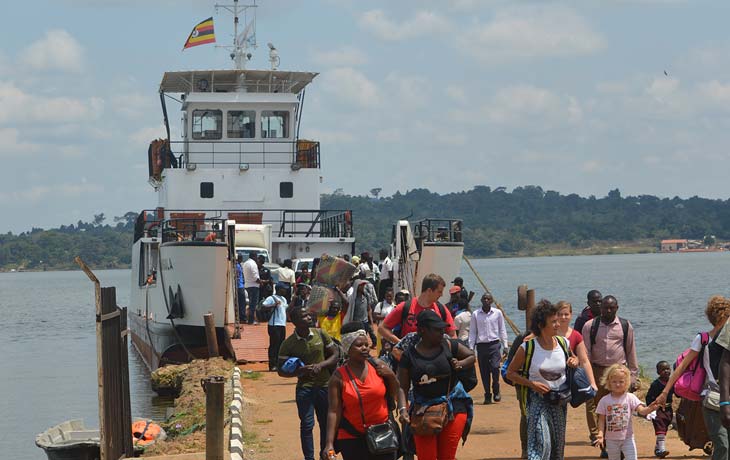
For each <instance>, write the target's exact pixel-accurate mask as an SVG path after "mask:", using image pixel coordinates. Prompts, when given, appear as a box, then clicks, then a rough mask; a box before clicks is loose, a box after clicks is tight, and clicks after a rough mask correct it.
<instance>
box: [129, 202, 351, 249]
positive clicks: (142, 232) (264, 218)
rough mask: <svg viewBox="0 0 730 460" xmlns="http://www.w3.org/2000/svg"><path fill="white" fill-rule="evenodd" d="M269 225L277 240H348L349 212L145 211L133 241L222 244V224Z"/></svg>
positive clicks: (349, 233)
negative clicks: (156, 240) (301, 238)
mask: <svg viewBox="0 0 730 460" xmlns="http://www.w3.org/2000/svg"><path fill="white" fill-rule="evenodd" d="M227 219H231V220H235V221H236V222H237V223H242V224H269V225H271V230H272V235H273V236H277V237H282V238H284V237H305V238H317V237H319V238H352V237H353V236H354V233H353V220H352V211H350V210H288V209H243V210H242V209H228V210H221V209H164V210H163V209H161V208H160V209H148V210H144V211H142V212H141V213H140V214H139V216H137V222H136V225H135V232H134V241H137V240H138V239H140V238H142V237H145V236H146V237H162V241H163V242H167V241H189V240H192V241H205V238H208V239H209V241H210V240H214V241H225V239H224V238H225V220H227Z"/></svg>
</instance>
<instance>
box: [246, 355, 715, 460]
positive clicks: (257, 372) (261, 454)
mask: <svg viewBox="0 0 730 460" xmlns="http://www.w3.org/2000/svg"><path fill="white" fill-rule="evenodd" d="M241 370H242V371H243V378H242V383H243V391H244V398H245V400H246V407H245V409H244V416H245V427H246V429H247V431H248V433H247V435H246V438H247V446H246V447H247V460H295V459H301V458H302V455H301V449H300V444H299V418H298V417H297V411H296V403H295V401H294V388H295V384H296V381H295V379H285V378H282V377H279V376H277V375H276V373H273V372H268V371H266V365H249V366H242V368H241ZM246 371H253V372H249V373H247V372H246ZM481 391H482V387H481V385H479V386H478V387H477V388H475V389H474V390H472V396H473V397H474V400H475V402H476V403H477V404H476V405H475V406H474V408H475V413H474V423H473V425H472V430H471V434H470V435H469V438H468V439H467V442H466V444H465V445H464V446H460V447H459V450H458V452H457V457H458V459H459V460H482V459H483V460H487V459H490V460H508V459H509V460H512V459H515V460H517V459H519V458H520V433H519V407H518V404H517V399H516V398H515V392H514V388H513V387H511V386H509V385H505V384H502V401H501V402H500V403H496V404H491V405H486V406H485V405H482V404H481V402H482V399H483V398H482V393H481ZM633 420H634V422H633V423H634V431H635V437H636V444H637V449H638V451H639V458H641V459H649V458H655V457H654V430H653V427H652V425H651V422H648V421H646V420H642V419H640V418H638V417H634V419H633ZM566 438H567V439H566V444H567V446H566V448H565V459H566V460H577V459H593V458H598V453H599V451H598V450H597V449H596V448H593V447H591V446H590V444H589V442H588V429H587V428H586V421H585V410H584V408H583V406H581V407H579V408H577V409H573V408H569V409H568V425H567V434H566ZM314 439H315V448H316V449H317V448H319V447H318V445H317V444H318V443H317V441H316V440H317V439H319V438H318V434H317V427H316V426H315V434H314ZM667 450H669V451H670V456H669V457H667V458H683V459H688V458H690V459H691V458H694V459H702V458H707V457H704V456H703V454H702V451H701V450H693V451H691V452H690V451H689V450H688V448H687V446H686V445H685V444H684V443H683V442H682V441H680V440H679V437H678V436H677V432H676V431H671V432H670V433H669V435H668V436H667Z"/></svg>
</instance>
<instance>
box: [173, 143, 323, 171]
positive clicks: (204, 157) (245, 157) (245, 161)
mask: <svg viewBox="0 0 730 460" xmlns="http://www.w3.org/2000/svg"><path fill="white" fill-rule="evenodd" d="M170 144H171V145H170V147H171V150H172V152H174V153H173V155H174V156H175V158H176V159H177V165H176V166H173V167H177V168H186V167H192V166H193V165H195V167H197V166H202V167H209V168H212V167H216V166H224V167H225V166H231V167H233V166H235V167H240V166H244V167H252V168H266V167H277V166H278V167H281V166H292V167H295V168H319V167H320V150H319V142H315V141H305V140H294V141H277V140H184V141H172V142H171V143H170Z"/></svg>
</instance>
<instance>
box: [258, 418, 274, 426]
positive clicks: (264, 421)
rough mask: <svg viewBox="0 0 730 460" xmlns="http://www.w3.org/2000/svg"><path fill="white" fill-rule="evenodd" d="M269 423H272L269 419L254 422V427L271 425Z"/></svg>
mask: <svg viewBox="0 0 730 460" xmlns="http://www.w3.org/2000/svg"><path fill="white" fill-rule="evenodd" d="M271 422H273V420H271V419H270V418H267V419H265V420H256V421H255V422H254V423H255V424H256V425H265V424H267V423H271Z"/></svg>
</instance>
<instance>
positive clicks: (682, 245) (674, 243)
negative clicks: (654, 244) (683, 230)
mask: <svg viewBox="0 0 730 460" xmlns="http://www.w3.org/2000/svg"><path fill="white" fill-rule="evenodd" d="M682 249H687V240H662V249H661V251H662V252H677V251H680V250H682Z"/></svg>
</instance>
